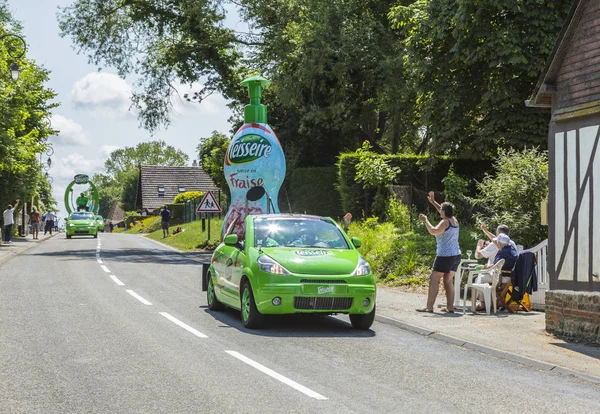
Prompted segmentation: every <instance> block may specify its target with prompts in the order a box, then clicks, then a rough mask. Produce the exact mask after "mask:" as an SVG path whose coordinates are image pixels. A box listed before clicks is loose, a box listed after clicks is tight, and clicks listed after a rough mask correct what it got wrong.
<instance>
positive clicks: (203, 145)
mask: <svg viewBox="0 0 600 414" xmlns="http://www.w3.org/2000/svg"><path fill="white" fill-rule="evenodd" d="M230 142H231V139H230V138H229V137H228V136H227V135H225V134H221V133H220V132H217V131H213V132H212V134H211V136H210V137H208V138H201V139H200V143H199V144H198V146H197V147H196V148H197V150H198V159H199V160H200V165H201V166H202V169H203V170H204V172H205V173H206V174H208V176H209V177H210V178H211V179H212V180H213V182H214V183H215V185H216V186H217V187H219V188H220V189H221V191H223V193H224V194H226V195H227V197H228V198H229V196H230V194H229V185H228V184H227V180H226V179H225V171H224V165H223V164H224V162H225V154H226V153H227V148H229V143H230Z"/></svg>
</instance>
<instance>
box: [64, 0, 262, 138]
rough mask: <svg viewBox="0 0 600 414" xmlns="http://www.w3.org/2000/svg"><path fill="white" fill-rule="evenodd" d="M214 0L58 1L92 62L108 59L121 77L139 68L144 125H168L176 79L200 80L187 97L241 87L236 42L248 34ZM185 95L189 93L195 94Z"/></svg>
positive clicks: (67, 28) (68, 30)
mask: <svg viewBox="0 0 600 414" xmlns="http://www.w3.org/2000/svg"><path fill="white" fill-rule="evenodd" d="M223 3H226V2H225V1H219V0H169V1H164V0H76V1H75V2H74V3H73V4H72V5H71V6H68V7H64V8H60V10H59V14H58V19H59V26H60V29H61V31H62V36H70V37H71V39H72V41H73V43H74V45H75V46H76V47H77V48H78V51H79V52H85V53H87V54H88V59H89V61H90V63H93V64H95V65H107V66H111V67H114V68H116V69H117V70H118V72H119V74H120V75H121V76H123V77H125V76H127V75H129V74H137V75H139V77H138V81H137V88H136V90H135V91H134V93H133V104H134V106H135V107H136V108H137V109H138V112H139V116H140V122H141V125H142V126H143V127H145V128H147V129H149V130H155V129H157V128H159V127H160V126H168V125H169V116H170V111H171V109H172V105H171V96H172V95H173V94H174V93H176V92H175V87H174V85H175V84H176V83H177V82H179V83H182V84H188V85H190V84H192V83H195V82H200V81H202V82H203V83H204V85H203V87H202V89H201V90H200V91H198V92H197V93H195V94H194V95H193V96H192V98H194V99H197V100H198V101H202V99H204V98H205V97H206V96H208V95H210V94H211V93H212V92H214V91H219V92H221V93H223V94H224V95H225V97H227V98H233V97H235V96H237V95H236V94H238V93H239V92H241V88H240V87H239V85H238V84H239V81H240V80H241V79H240V76H239V75H238V73H237V70H238V61H239V60H240V58H241V57H242V54H241V52H240V51H239V48H238V46H241V45H249V44H251V42H250V41H248V40H246V39H245V38H244V36H240V35H239V34H237V33H235V32H234V31H233V30H231V29H228V28H225V27H224V26H223V21H224V19H225V16H226V11H225V9H224V8H223ZM192 98H190V99H192Z"/></svg>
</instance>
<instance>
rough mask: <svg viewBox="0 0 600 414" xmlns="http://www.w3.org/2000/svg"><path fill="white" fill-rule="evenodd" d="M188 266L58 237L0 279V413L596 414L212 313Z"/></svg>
mask: <svg viewBox="0 0 600 414" xmlns="http://www.w3.org/2000/svg"><path fill="white" fill-rule="evenodd" d="M199 275H200V266H199V265H198V263H197V262H195V261H193V260H190V259H188V258H185V257H184V256H181V255H180V254H178V253H176V252H173V251H171V250H169V249H167V248H164V247H162V246H160V245H158V244H156V243H154V242H152V241H150V240H147V239H144V238H142V237H137V236H130V235H119V234H100V237H99V239H92V238H76V239H72V240H66V239H65V238H64V235H60V236H58V237H55V238H53V239H51V240H48V241H46V242H44V243H40V244H39V245H38V246H36V247H35V248H33V249H30V250H28V251H27V252H26V253H25V254H24V255H22V256H18V257H15V258H13V259H11V260H9V261H7V262H6V263H4V264H3V265H0V413H253V412H261V413H282V412H285V413H312V412H314V413H317V412H318V413H353V412H356V413H385V412H389V413H399V412H411V413H425V412H427V413H429V412H456V413H471V412H473V413H479V412H487V413H493V412H498V413H506V412H517V411H518V412H521V413H527V412H546V411H552V412H568V413H592V412H600V398H599V397H600V388H599V387H597V386H595V385H592V384H589V383H586V382H581V381H578V380H574V379H571V378H569V377H566V376H563V375H558V374H552V373H547V372H541V371H536V370H534V369H532V368H528V367H523V366H520V365H517V364H513V363H510V362H507V361H504V360H498V359H495V358H492V357H489V356H486V355H482V354H479V353H477V352H473V351H469V350H465V349H461V348H457V347H454V346H452V345H449V344H447V343H442V342H438V341H435V340H433V339H430V338H423V337H421V336H419V335H416V334H413V333H410V332H405V331H402V330H400V329H398V328H396V327H393V326H389V325H385V324H381V323H377V322H376V323H375V324H374V325H373V328H372V330H371V331H368V332H358V331H355V330H353V329H352V328H351V327H350V324H349V321H348V320H347V317H344V316H340V317H287V318H272V319H270V320H269V321H268V323H267V326H266V327H265V329H262V330H259V331H248V330H246V329H244V328H243V327H242V325H241V323H240V322H239V313H237V312H234V311H224V312H220V313H215V312H210V311H208V310H207V308H206V297H205V294H204V292H201V290H200V279H199Z"/></svg>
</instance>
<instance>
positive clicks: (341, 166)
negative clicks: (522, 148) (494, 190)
mask: <svg viewBox="0 0 600 414" xmlns="http://www.w3.org/2000/svg"><path fill="white" fill-rule="evenodd" d="M374 156H376V157H379V158H381V159H383V160H384V161H385V162H386V163H387V164H388V165H390V166H391V167H395V168H399V170H400V172H399V174H398V175H397V176H396V177H395V179H394V181H395V182H396V183H398V184H401V185H411V186H413V187H414V188H416V189H422V190H423V191H430V190H441V189H442V188H443V183H442V180H443V179H444V178H445V177H446V176H447V174H448V170H449V169H450V167H451V165H453V164H454V170H455V171H456V174H460V175H461V176H463V177H468V178H469V179H470V180H473V181H475V180H481V179H483V177H484V175H485V172H487V171H488V170H490V171H491V164H490V162H489V161H474V160H462V159H453V158H450V157H445V156H433V155H432V156H427V155H410V154H394V155H374ZM359 162H360V157H359V156H358V155H357V154H356V152H346V153H343V154H341V155H340V156H339V158H338V163H337V167H338V171H339V181H338V187H337V188H338V191H339V192H340V195H341V199H342V206H343V208H344V211H349V212H351V213H352V215H353V216H355V217H357V218H358V217H365V216H369V215H371V214H372V213H373V205H374V200H375V197H376V190H373V189H366V190H365V189H363V187H362V185H361V184H360V183H357V182H356V179H355V178H356V166H357V164H358V163H359ZM467 194H468V195H469V196H474V195H475V194H474V190H471V189H470V188H469V191H468V193H467Z"/></svg>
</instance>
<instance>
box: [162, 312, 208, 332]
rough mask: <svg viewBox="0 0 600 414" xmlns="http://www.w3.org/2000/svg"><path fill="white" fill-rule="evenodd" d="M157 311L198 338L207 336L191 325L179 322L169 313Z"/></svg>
mask: <svg viewBox="0 0 600 414" xmlns="http://www.w3.org/2000/svg"><path fill="white" fill-rule="evenodd" d="M159 313H160V314H161V315H162V316H164V317H165V318H167V319H168V320H170V321H171V322H173V323H174V324H176V325H179V326H181V327H182V328H183V329H185V330H186V331H188V332H190V333H193V334H194V335H196V336H197V337H198V338H208V336H206V335H204V334H203V333H202V332H198V331H197V330H195V329H194V328H192V327H191V326H189V325H186V324H185V323H183V322H181V321H180V320H179V319H177V318H175V317H174V316H171V315H169V314H168V313H167V312H159Z"/></svg>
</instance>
